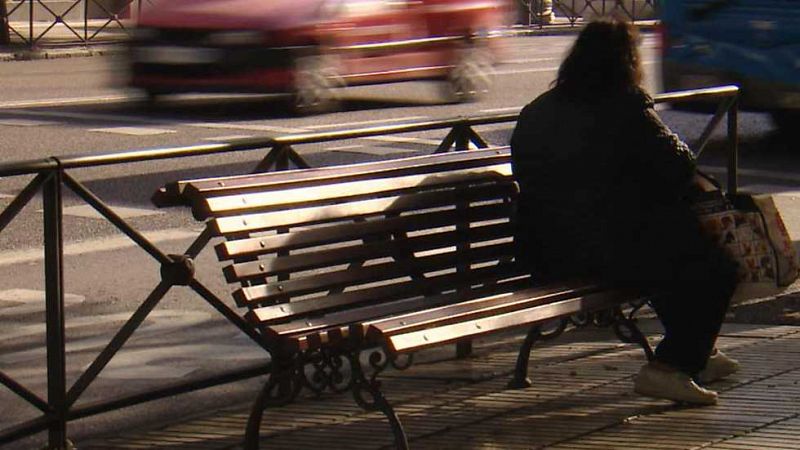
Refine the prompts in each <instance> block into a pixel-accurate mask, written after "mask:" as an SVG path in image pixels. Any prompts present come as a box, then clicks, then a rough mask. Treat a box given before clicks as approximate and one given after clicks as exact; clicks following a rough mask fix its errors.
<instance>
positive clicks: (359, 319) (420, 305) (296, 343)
mask: <svg viewBox="0 0 800 450" xmlns="http://www.w3.org/2000/svg"><path fill="white" fill-rule="evenodd" d="M529 283H530V281H529V279H528V278H527V277H520V278H513V279H510V280H506V281H503V282H501V283H498V284H490V285H486V286H481V287H478V288H475V289H471V290H468V291H467V290H465V291H459V292H448V293H444V294H438V295H428V296H425V297H413V298H405V299H401V300H397V301H392V302H387V303H381V304H377V305H374V304H367V305H364V306H360V307H356V308H350V309H346V310H343V311H339V312H334V313H331V314H326V315H323V316H320V317H316V318H308V319H304V320H298V321H292V322H289V323H285V324H277V325H271V326H268V327H264V328H263V332H264V336H266V337H268V338H269V339H273V340H277V341H279V342H284V343H285V345H288V346H289V348H294V349H298V348H300V347H302V346H304V345H306V346H309V345H310V346H311V347H304V348H303V349H307V348H314V346H318V345H320V344H321V343H322V342H323V341H324V340H325V339H329V338H330V336H329V333H330V330H336V331H335V333H340V330H341V329H343V328H349V329H350V330H349V331H347V333H346V334H347V336H348V337H350V338H352V339H363V338H364V337H365V336H366V331H367V328H366V327H362V326H361V323H363V322H366V321H369V320H374V319H378V318H381V317H386V316H391V315H396V314H405V313H407V312H410V311H415V310H418V309H425V308H429V307H437V306H441V305H446V304H451V303H455V302H458V301H463V300H467V299H472V298H476V297H489V296H492V295H495V294H498V293H502V292H508V291H513V290H516V289H521V288H523V287H524V286H528V285H529Z"/></svg>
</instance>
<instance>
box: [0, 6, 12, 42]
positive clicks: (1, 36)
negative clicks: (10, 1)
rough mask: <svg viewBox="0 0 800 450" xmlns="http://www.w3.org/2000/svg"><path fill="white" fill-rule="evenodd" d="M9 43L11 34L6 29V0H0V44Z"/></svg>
mask: <svg viewBox="0 0 800 450" xmlns="http://www.w3.org/2000/svg"><path fill="white" fill-rule="evenodd" d="M10 43H11V35H10V34H9V31H8V8H7V7H6V0H0V45H8V44H10Z"/></svg>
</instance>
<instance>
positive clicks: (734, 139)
mask: <svg viewBox="0 0 800 450" xmlns="http://www.w3.org/2000/svg"><path fill="white" fill-rule="evenodd" d="M738 178H739V97H738V94H737V97H736V98H735V99H734V101H733V103H732V104H731V107H730V109H728V195H730V196H731V197H734V196H735V195H736V193H737V191H738V189H739V179H738Z"/></svg>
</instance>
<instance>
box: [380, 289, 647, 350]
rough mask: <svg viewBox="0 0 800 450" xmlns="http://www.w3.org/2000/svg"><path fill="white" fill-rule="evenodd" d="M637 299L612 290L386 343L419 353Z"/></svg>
mask: <svg viewBox="0 0 800 450" xmlns="http://www.w3.org/2000/svg"><path fill="white" fill-rule="evenodd" d="M637 298H639V296H635V295H633V294H628V295H627V296H624V295H623V293H622V292H620V291H610V290H609V291H604V292H599V293H594V294H588V295H583V296H580V297H577V298H570V299H566V300H561V301H558V302H555V303H548V304H544V305H538V306H534V307H531V308H525V309H521V310H516V311H512V312H507V313H504V314H499V315H497V316H490V317H485V318H480V319H474V320H468V321H464V322H458V323H453V324H447V325H443V326H440V327H436V328H427V329H422V330H416V331H412V332H409V333H405V334H396V335H393V336H389V337H387V338H386V342H387V344H388V346H389V349H390V350H391V351H393V352H397V353H401V352H409V351H417V350H421V349H424V348H427V347H431V346H434V345H441V344H445V343H449V342H455V341H457V340H459V339H463V338H470V337H473V338H474V337H477V336H480V335H483V334H487V333H490V332H493V331H499V330H503V329H509V328H512V327H517V326H523V325H531V324H534V323H536V322H542V321H546V320H551V319H553V318H556V317H565V316H569V315H572V314H577V313H579V312H585V311H596V310H600V309H604V308H609V307H613V306H616V305H619V304H622V303H624V302H625V301H632V300H635V299H637ZM376 333H377V334H378V335H379V334H380V331H379V330H377V331H376Z"/></svg>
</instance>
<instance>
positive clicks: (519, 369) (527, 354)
mask: <svg viewBox="0 0 800 450" xmlns="http://www.w3.org/2000/svg"><path fill="white" fill-rule="evenodd" d="M541 337H542V327H541V326H539V325H535V326H533V327H531V329H530V330H528V334H527V335H526V336H525V340H524V341H523V342H522V346H521V347H520V349H519V354H518V355H517V365H516V367H515V368H514V377H513V378H512V379H511V381H509V382H508V387H509V388H510V389H524V388H528V387H531V386H532V385H533V382H531V379H530V378H528V361H530V358H531V348H533V344H534V343H535V342H536V341H538V340H539V339H540V338H541Z"/></svg>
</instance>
